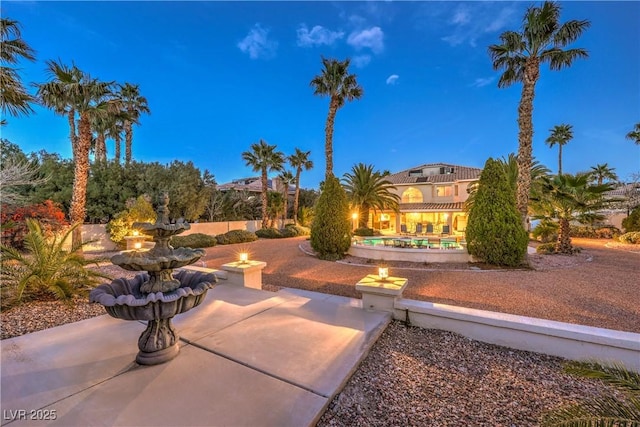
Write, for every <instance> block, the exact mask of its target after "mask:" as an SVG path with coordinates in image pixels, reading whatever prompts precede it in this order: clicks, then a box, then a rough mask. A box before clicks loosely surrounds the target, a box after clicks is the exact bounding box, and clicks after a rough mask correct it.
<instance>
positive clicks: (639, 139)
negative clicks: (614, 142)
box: [626, 123, 640, 145]
mask: <svg viewBox="0 0 640 427" xmlns="http://www.w3.org/2000/svg"><path fill="white" fill-rule="evenodd" d="M626 138H627V139H630V140H631V141H633V142H635V143H636V145H640V123H636V124H635V126H634V127H633V130H632V131H630V132H629V133H628V134H627V136H626Z"/></svg>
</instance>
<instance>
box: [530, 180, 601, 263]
mask: <svg viewBox="0 0 640 427" xmlns="http://www.w3.org/2000/svg"><path fill="white" fill-rule="evenodd" d="M589 178H590V177H589V174H577V175H571V174H564V175H555V176H553V177H550V176H544V177H542V178H541V184H540V189H539V190H540V191H539V192H537V193H538V194H536V195H535V196H534V197H533V198H532V199H533V203H532V209H533V211H534V213H535V215H534V218H535V219H541V220H543V221H554V220H555V221H558V223H559V230H558V240H557V242H556V246H555V251H556V252H557V253H561V254H571V253H573V246H572V245H571V235H570V223H571V222H572V221H577V222H580V223H592V222H594V221H596V220H599V219H602V218H603V216H602V215H600V214H598V213H597V211H598V210H599V209H602V208H604V207H605V206H606V204H607V203H608V202H607V201H606V200H605V199H604V197H603V194H604V193H605V192H606V191H610V190H611V189H612V188H613V186H612V185H611V184H602V185H592V184H590V183H589Z"/></svg>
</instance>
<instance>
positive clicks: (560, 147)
mask: <svg viewBox="0 0 640 427" xmlns="http://www.w3.org/2000/svg"><path fill="white" fill-rule="evenodd" d="M558 175H562V144H558Z"/></svg>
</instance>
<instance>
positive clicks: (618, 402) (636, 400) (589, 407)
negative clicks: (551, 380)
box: [541, 362, 640, 427]
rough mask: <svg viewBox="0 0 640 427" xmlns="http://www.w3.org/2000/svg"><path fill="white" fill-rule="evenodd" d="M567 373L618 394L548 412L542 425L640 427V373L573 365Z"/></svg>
mask: <svg viewBox="0 0 640 427" xmlns="http://www.w3.org/2000/svg"><path fill="white" fill-rule="evenodd" d="M564 370H565V372H567V373H569V374H572V375H575V376H579V377H583V378H592V379H598V380H600V381H601V382H602V383H604V384H607V385H609V386H611V387H613V388H614V389H615V390H616V391H617V393H611V394H610V395H607V396H603V397H597V398H591V399H586V400H584V401H582V402H580V403H578V404H576V405H571V406H564V407H560V408H557V409H554V410H552V411H550V412H547V413H546V414H544V416H543V417H542V420H541V421H542V426H544V427H550V426H638V425H640V373H638V372H633V371H629V370H627V369H625V368H624V367H623V366H620V365H615V364H613V365H606V366H601V365H597V364H594V363H584V362H569V363H568V364H567V365H565V367H564Z"/></svg>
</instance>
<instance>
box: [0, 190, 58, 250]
mask: <svg viewBox="0 0 640 427" xmlns="http://www.w3.org/2000/svg"><path fill="white" fill-rule="evenodd" d="M28 218H33V219H36V220H38V221H39V222H40V224H41V226H42V229H43V231H44V232H45V234H47V235H50V234H53V233H55V232H58V231H60V230H62V229H63V228H64V227H65V226H67V225H69V223H68V222H67V220H66V218H65V215H64V212H63V211H62V209H61V208H60V206H59V205H58V204H57V203H55V202H53V201H51V200H45V201H44V202H42V203H39V204H34V205H29V206H20V207H15V206H7V205H3V206H2V212H1V213H0V220H1V222H2V244H3V245H6V246H11V247H14V248H17V249H22V248H23V246H24V242H23V240H24V236H25V234H27V232H28V230H27V224H26V221H27V219H28Z"/></svg>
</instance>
